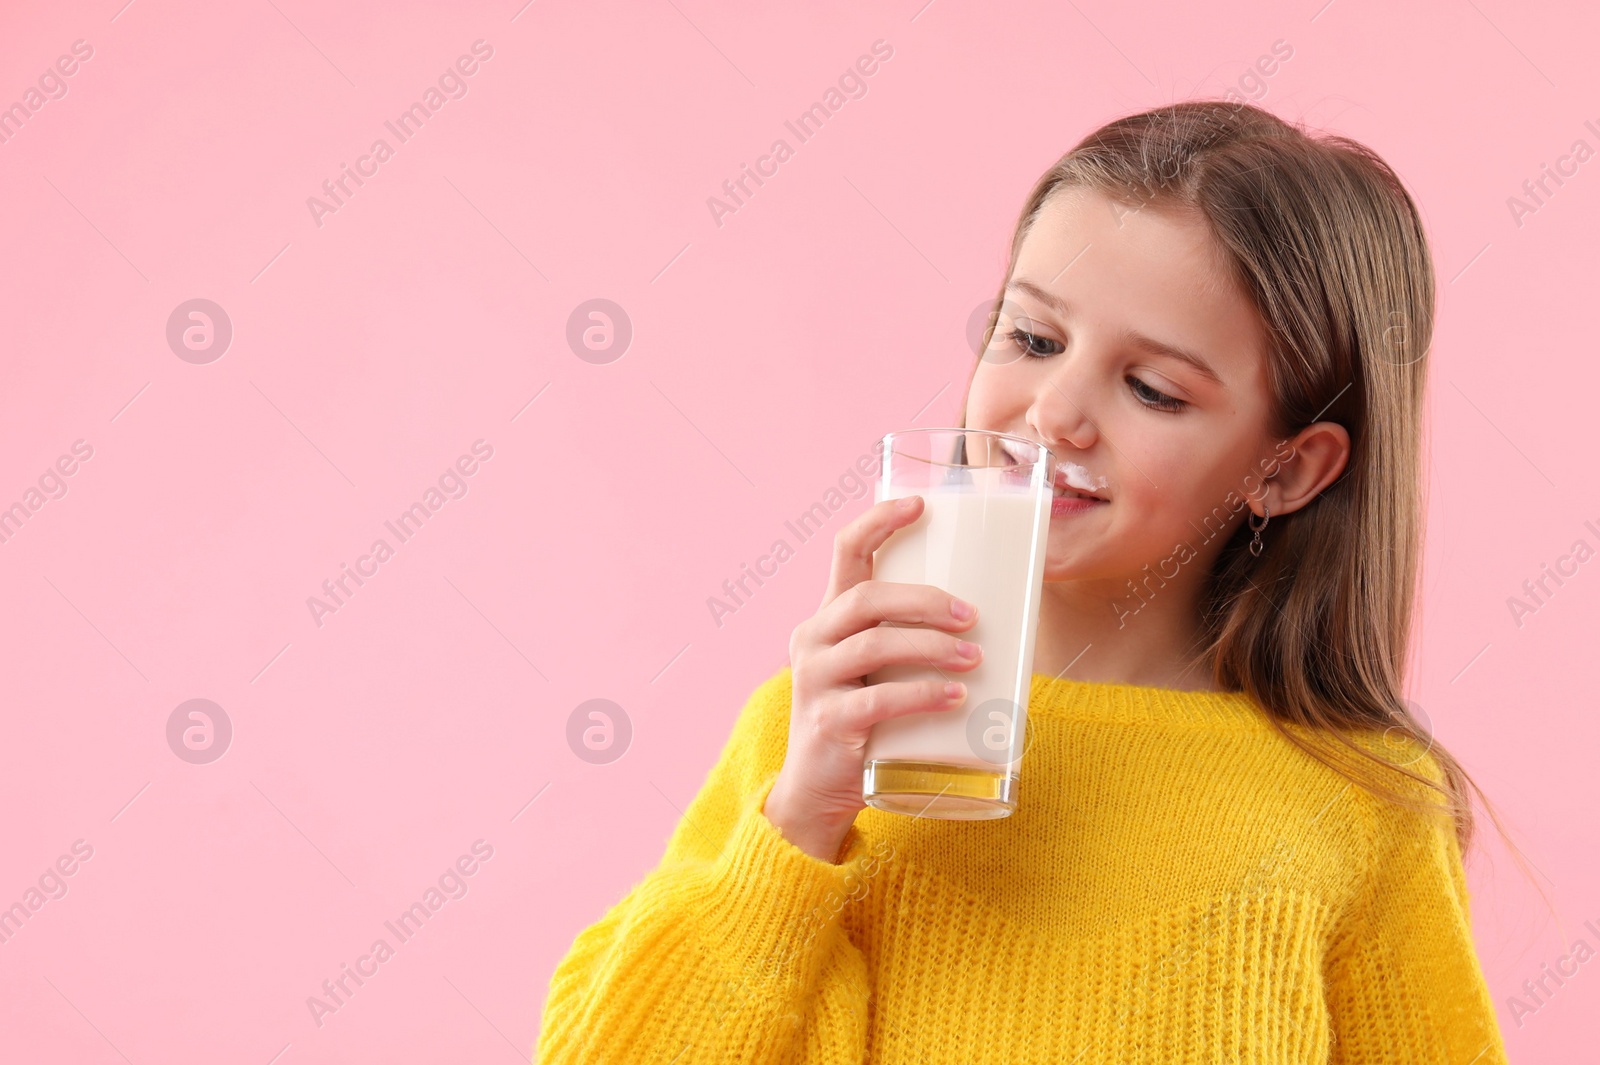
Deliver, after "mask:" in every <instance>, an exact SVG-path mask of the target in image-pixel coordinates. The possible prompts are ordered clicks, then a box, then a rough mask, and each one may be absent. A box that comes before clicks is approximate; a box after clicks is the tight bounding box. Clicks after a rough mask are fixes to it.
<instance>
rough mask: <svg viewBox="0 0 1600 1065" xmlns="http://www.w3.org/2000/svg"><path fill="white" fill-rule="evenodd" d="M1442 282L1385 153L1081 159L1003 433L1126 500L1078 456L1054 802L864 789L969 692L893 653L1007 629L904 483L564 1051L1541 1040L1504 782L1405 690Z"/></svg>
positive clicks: (1112, 1056)
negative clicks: (1469, 863)
mask: <svg viewBox="0 0 1600 1065" xmlns="http://www.w3.org/2000/svg"><path fill="white" fill-rule="evenodd" d="M1433 304H1434V279H1433V269H1432V264H1431V261H1430V257H1429V251H1428V247H1427V243H1426V240H1425V237H1424V234H1423V230H1422V225H1421V222H1420V220H1419V218H1418V214H1417V210H1416V207H1415V205H1414V204H1413V203H1412V200H1411V198H1410V197H1409V195H1408V194H1407V193H1406V191H1405V190H1404V188H1403V187H1402V185H1401V184H1400V182H1399V180H1398V179H1397V178H1396V176H1395V175H1394V173H1393V172H1392V171H1391V170H1390V169H1389V168H1388V167H1387V166H1386V165H1385V164H1384V163H1383V162H1382V160H1380V159H1378V158H1377V157H1376V156H1374V155H1373V154H1372V153H1371V152H1370V151H1368V150H1367V149H1365V148H1363V147H1362V146H1361V145H1359V144H1356V143H1353V142H1351V141H1349V140H1347V139H1344V138H1338V137H1320V138H1314V137H1311V136H1308V135H1307V134H1306V133H1305V132H1303V131H1302V130H1301V129H1299V128H1297V127H1294V126H1291V125H1288V124H1285V123H1284V122H1282V121H1280V120H1279V119H1277V118H1275V117H1273V116H1272V115H1270V114H1268V113H1267V112H1265V111H1262V110H1260V109H1258V108H1255V107H1253V106H1249V105H1245V104H1238V105H1234V104H1228V103H1222V102H1198V101H1197V102H1189V103H1184V104H1179V105H1176V106H1170V107H1163V108H1160V109H1157V110H1154V111H1150V112H1148V113H1144V114H1138V115H1133V116H1131V117H1127V118H1123V119H1120V120H1118V121H1115V122H1112V123H1110V124H1109V125H1107V126H1105V127H1104V128H1102V129H1100V130H1098V131H1096V132H1095V133H1094V134H1092V135H1091V136H1089V137H1088V138H1086V139H1085V140H1084V141H1083V142H1082V143H1081V144H1079V145H1078V146H1077V147H1076V148H1074V149H1073V150H1072V151H1071V152H1069V153H1068V154H1067V155H1066V156H1064V157H1063V158H1062V159H1061V160H1060V161H1059V162H1057V163H1056V164H1055V165H1054V166H1053V167H1051V168H1050V170H1049V172H1048V173H1046V174H1045V175H1044V177H1043V178H1041V179H1040V181H1039V182H1038V184H1037V185H1036V186H1035V187H1034V189H1033V192H1032V194H1031V195H1030V196H1029V197H1028V200H1027V203H1026V205H1025V206H1024V208H1023V210H1022V214H1021V218H1020V219H1019V221H1018V223H1017V227H1016V231H1015V234H1014V235H1013V238H1012V244H1011V258H1010V267H1009V269H1008V271H1007V276H1006V279H1005V283H1004V286H1003V288H1002V290H1001V292H1000V293H999V296H998V298H997V300H996V313H995V314H994V315H993V316H992V321H991V324H990V326H989V330H988V332H987V333H986V334H985V336H984V340H983V346H982V350H981V352H980V354H979V357H978V359H977V361H976V365H975V367H974V370H973V374H972V378H971V380H970V382H969V384H968V390H967V395H966V402H965V410H964V416H963V419H962V427H963V428H970V429H986V430H994V431H998V432H1005V433H1010V434H1014V435H1018V436H1023V437H1027V438H1029V439H1030V440H1034V441H1037V442H1038V443H1041V444H1043V445H1044V446H1046V447H1048V448H1049V449H1050V450H1051V451H1052V452H1053V453H1054V454H1055V456H1056V458H1057V460H1058V463H1059V464H1060V466H1061V467H1062V468H1063V470H1066V471H1071V472H1072V473H1075V474H1076V477H1074V478H1073V480H1074V483H1076V484H1078V485H1080V486H1100V487H1093V488H1092V492H1093V498H1092V499H1088V500H1085V499H1082V498H1078V497H1079V496H1080V493H1078V492H1076V491H1073V490H1070V489H1067V488H1065V487H1064V480H1065V477H1064V478H1062V479H1058V499H1057V502H1056V505H1055V507H1054V508H1053V511H1052V518H1051V521H1050V533H1049V550H1048V558H1047V563H1046V569H1045V582H1046V583H1045V595H1044V599H1043V602H1042V606H1041V611H1040V618H1039V628H1038V638H1037V643H1036V645H1035V646H1036V650H1035V658H1034V668H1035V670H1036V672H1035V673H1034V675H1033V678H1032V690H1031V696H1030V702H1029V704H1028V714H1027V717H1028V732H1029V736H1028V739H1029V745H1028V747H1027V751H1026V757H1025V758H1024V760H1023V765H1024V769H1023V773H1022V788H1021V791H1020V798H1019V800H1018V807H1017V810H1016V811H1015V813H1013V814H1012V815H1011V816H1009V817H1006V818H1004V819H1000V820H992V821H946V820H935V819H932V818H922V817H908V816H903V815H899V814H893V813H885V812H882V811H879V810H876V809H871V808H865V807H864V804H863V802H862V768H863V746H864V743H865V741H866V738H867V734H868V730H869V729H870V727H871V726H872V724H873V723H874V722H876V721H881V720H883V719H885V718H888V717H893V716H896V715H899V714H907V713H916V712H919V711H927V710H937V709H947V708H950V707H954V706H957V705H960V704H961V702H962V700H963V698H964V693H963V691H962V689H961V685H960V684H959V683H955V684H953V686H951V690H949V691H947V690H946V688H947V685H946V684H945V683H943V682H942V681H930V682H927V683H911V682H900V683H882V684H874V685H867V684H864V683H863V680H862V678H863V677H865V676H867V675H869V674H871V673H872V672H873V671H874V670H877V669H879V668H881V667H882V666H885V665H887V664H890V663H902V662H931V663H933V664H934V665H936V666H937V667H939V669H940V670H941V671H943V672H944V673H945V674H946V675H947V676H951V677H956V676H959V674H960V673H961V672H962V671H964V670H968V669H971V668H972V667H973V666H974V665H976V664H977V663H978V662H980V661H982V656H983V654H984V649H983V648H982V647H974V646H972V645H971V644H969V643H967V642H966V641H963V640H962V639H961V634H962V633H963V632H965V631H967V630H969V629H971V627H972V626H973V624H974V622H975V618H974V616H973V611H972V609H971V608H970V607H969V606H967V605H965V604H963V603H961V602H959V601H958V600H956V599H954V598H953V597H952V596H951V595H950V594H949V593H947V592H945V591H943V590H942V589H939V588H936V587H932V586H928V585H912V584H893V583H887V582H878V581H874V580H873V579H872V552H873V551H874V550H875V549H877V548H878V547H879V546H880V545H882V544H883V543H884V542H885V540H886V539H887V538H888V537H889V536H890V535H891V534H892V533H893V532H894V531H895V530H897V529H900V528H903V527H905V526H906V525H909V524H911V523H913V522H915V521H916V520H917V519H918V518H919V517H921V515H922V508H923V501H922V500H921V499H920V498H913V499H912V500H910V501H909V505H906V506H902V505H900V504H898V503H896V502H895V501H892V500H885V501H884V502H882V503H879V504H877V505H875V506H873V507H871V508H870V509H869V510H867V511H866V512H865V513H864V514H862V515H861V516H860V517H859V518H858V519H856V520H855V521H853V522H851V523H850V524H849V525H848V526H847V527H845V528H843V529H842V530H841V531H840V532H839V533H838V535H837V536H836V538H835V550H834V556H833V564H832V572H831V574H830V577H829V582H828V588H827V592H826V594H825V596H824V598H823V602H822V605H821V608H820V609H819V610H818V611H817V613H816V614H815V616H813V617H811V618H809V619H807V620H806V621H804V622H802V623H801V624H800V625H799V627H798V628H796V629H795V630H794V634H793V637H792V638H791V640H790V643H789V657H790V663H791V664H790V665H788V666H785V667H783V668H782V669H780V670H779V671H778V672H777V674H776V675H775V676H773V677H771V678H770V679H768V680H766V681H765V682H764V683H762V684H761V686H760V687H758V688H757V689H756V691H755V693H754V694H753V695H752V696H751V698H750V700H749V701H748V703H747V704H746V705H745V707H744V710H743V712H742V713H741V715H740V716H739V718H738V720H737V722H736V724H735V725H734V728H733V733H732V736H731V737H730V738H729V740H728V742H727V745H726V746H725V748H724V749H723V752H722V755H721V758H720V760H719V761H718V762H717V764H716V766H715V767H714V768H713V769H712V770H711V773H710V775H709V776H708V778H707V779H706V782H705V785H704V787H703V788H702V789H701V791H700V793H699V794H698V795H697V796H696V798H695V799H694V801H693V803H692V804H691V805H690V806H689V808H688V810H687V812H686V814H685V816H684V818H683V820H682V822H681V823H680V824H679V825H678V827H677V829H676V830H675V831H674V833H673V835H672V838H671V840H670V841H669V843H668V846H667V850H666V854H665V857H664V858H663V860H662V862H661V864H660V866H659V867H658V868H657V869H655V870H654V871H653V872H651V873H650V874H649V875H648V876H646V877H645V878H644V879H643V880H641V881H640V882H639V883H638V884H637V885H636V886H635V887H634V888H633V890H632V891H631V892H630V893H629V894H628V895H627V897H626V898H624V899H623V900H622V901H621V902H619V903H617V904H616V905H614V906H612V907H611V909H610V910H609V911H608V912H607V913H606V914H605V916H604V917H603V918H602V919H601V920H600V921H599V922H598V923H596V924H594V925H592V926H590V927H589V928H587V929H585V930H584V931H582V932H581V933H580V934H579V935H578V937H577V939H576V941H575V942H574V943H573V945H572V948H571V950H570V952H569V953H568V955H567V956H566V957H565V958H564V959H563V960H562V962H561V963H560V965H559V966H558V967H557V969H556V971H555V974H554V976H553V978H552V980H551V984H550V991H549V996H548V999H547V1001H546V1004H545V1009H544V1018H543V1026H542V1030H541V1035H540V1041H539V1048H538V1057H537V1060H538V1061H539V1062H544V1063H551V1065H554V1063H568V1062H571V1063H577V1062H607V1063H609V1062H640V1063H643V1062H659V1063H661V1065H667V1063H677V1065H687V1063H689V1062H697V1063H698V1062H718V1063H724V1062H771V1063H777V1062H807V1063H813V1062H839V1063H844V1062H850V1063H861V1062H868V1061H870V1062H882V1063H930V1062H932V1063H944V1062H960V1063H963V1065H965V1063H974V1062H1006V1063H1008V1065H1014V1063H1022V1062H1051V1063H1056V1062H1079V1063H1083V1065H1088V1063H1090V1062H1096V1063H1109V1062H1163V1063H1168V1062H1201V1061H1206V1062H1239V1061H1249V1062H1262V1063H1280V1062H1281V1063H1289V1062H1293V1063H1297V1065H1307V1063H1316V1062H1384V1063H1412V1062H1416V1063H1423V1062H1426V1063H1440V1065H1444V1063H1451V1065H1492V1063H1499V1062H1504V1060H1505V1056H1504V1050H1503V1047H1502V1043H1501V1036H1500V1032H1499V1030H1498V1027H1497V1025H1496V1020H1495V1015H1494V1010H1493V1006H1492V1004H1491V1002H1490V998H1489V994H1488V990H1487V988H1486V986H1485V983H1484V979H1483V975H1482V971H1481V969H1480V966H1479V963H1478V959H1477V957H1476V955H1475V953H1474V949H1473V940H1472V934H1471V929H1470V924H1469V899H1468V895H1467V890H1466V881H1465V878H1464V875H1463V869H1462V857H1461V856H1462V854H1463V853H1465V852H1466V850H1467V848H1468V847H1469V845H1470V842H1471V838H1472V818H1471V805H1470V801H1469V796H1468V795H1467V792H1466V788H1467V786H1468V785H1471V784H1472V782H1471V780H1470V778H1468V777H1467V776H1466V774H1465V773H1463V772H1462V770H1461V769H1460V767H1459V766H1458V765H1457V764H1456V763H1455V761H1454V760H1453V759H1452V758H1451V757H1450V756H1449V755H1448V754H1447V753H1446V752H1445V751H1443V750H1442V749H1440V748H1439V746H1438V745H1437V744H1435V743H1433V742H1432V741H1431V740H1430V738H1429V736H1428V735H1427V733H1426V731H1425V730H1424V729H1423V727H1422V726H1421V725H1420V724H1419V722H1418V721H1417V720H1415V719H1414V717H1413V716H1412V714H1411V713H1410V712H1409V711H1408V709H1407V704H1406V702H1405V700H1404V698H1403V697H1402V692H1403V691H1404V679H1405V667H1406V660H1407V657H1408V647H1409V643H1410V635H1411V615H1412V604H1413V597H1414V589H1415V587H1416V582H1417V576H1418V560H1419V552H1420V522H1421V517H1422V506H1421V500H1420V495H1421V488H1420V465H1421V463H1420V444H1421V438H1420V420H1421V403H1422V396H1423V384H1424V378H1425V374H1426V369H1427V360H1426V359H1425V357H1424V356H1425V353H1426V352H1427V349H1428V345H1429V339H1430V334H1431V330H1432V320H1433ZM1073 467H1076V468H1077V469H1076V470H1075V471H1073V470H1072V468H1073ZM1080 478H1081V479H1080ZM884 621H891V622H897V623H901V624H902V625H919V624H920V625H922V626H926V627H923V628H903V627H883V628H879V627H878V626H879V623H880V622H884ZM1472 786H1473V787H1474V788H1475V785H1472Z"/></svg>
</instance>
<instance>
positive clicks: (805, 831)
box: [761, 774, 855, 865]
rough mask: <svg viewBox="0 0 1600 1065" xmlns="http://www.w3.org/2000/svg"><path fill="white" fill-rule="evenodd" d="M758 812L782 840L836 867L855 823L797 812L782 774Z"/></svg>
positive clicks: (849, 818) (836, 816) (832, 817)
mask: <svg viewBox="0 0 1600 1065" xmlns="http://www.w3.org/2000/svg"><path fill="white" fill-rule="evenodd" d="M761 812H762V814H763V815H764V816H765V817H766V819H767V820H768V821H770V822H772V825H773V827H775V828H776V829H777V830H778V832H779V833H780V834H781V835H782V836H783V838H784V839H786V840H788V841H789V842H790V843H792V844H794V845H795V846H796V847H799V848H800V849H801V850H803V851H805V852H806V853H807V854H809V855H811V856H812V857H813V858H817V859H819V860H821V861H824V862H827V863H829V864H830V865H836V864H838V862H837V859H838V856H839V848H840V847H842V846H843V845H844V838H845V836H846V835H848V834H849V832H850V826H851V825H852V824H854V823H855V817H854V815H851V816H848V817H847V816H844V815H835V816H825V815H817V814H814V813H807V812H804V811H801V810H796V809H795V807H794V805H793V802H792V798H791V796H790V793H789V790H788V789H787V788H786V787H784V778H783V776H782V774H779V776H778V780H777V782H776V783H774V784H773V785H772V788H771V790H770V791H768V792H767V799H766V802H765V803H763V804H762V807H761Z"/></svg>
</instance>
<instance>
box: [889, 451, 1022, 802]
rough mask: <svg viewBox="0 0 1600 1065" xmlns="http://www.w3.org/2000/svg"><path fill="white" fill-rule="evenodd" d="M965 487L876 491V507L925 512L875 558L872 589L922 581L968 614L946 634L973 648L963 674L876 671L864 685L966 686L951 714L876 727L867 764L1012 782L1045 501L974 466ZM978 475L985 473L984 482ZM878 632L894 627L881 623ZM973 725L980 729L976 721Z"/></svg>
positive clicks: (920, 668) (903, 667)
mask: <svg viewBox="0 0 1600 1065" xmlns="http://www.w3.org/2000/svg"><path fill="white" fill-rule="evenodd" d="M970 473H971V474H972V475H973V477H972V482H973V483H970V484H961V485H942V486H937V487H927V486H922V487H917V486H895V487H893V488H890V489H889V490H887V491H886V490H885V488H884V485H883V483H882V482H880V483H879V485H878V499H879V501H882V500H884V499H897V498H900V497H902V496H907V495H920V496H922V497H923V513H922V514H921V516H919V517H918V518H917V520H916V521H915V522H913V523H911V524H910V525H908V526H903V527H902V528H900V529H898V530H896V531H895V532H894V533H893V534H891V536H890V537H889V539H888V540H887V541H886V542H885V543H884V545H883V546H882V547H880V548H879V549H878V551H877V552H876V554H875V555H874V559H873V568H872V576H873V579H874V580H881V581H894V582H897V583H904V584H931V585H934V586H935V587H938V588H942V589H943V590H945V591H946V592H949V593H950V594H951V595H954V596H956V597H957V598H959V599H965V600H966V601H967V602H969V603H972V604H974V605H975V606H976V607H977V608H978V620H977V622H976V623H975V624H974V625H973V626H972V627H971V628H969V629H967V630H966V631H965V632H960V633H954V634H950V635H953V636H955V637H956V638H960V639H966V640H970V641H972V642H973V643H976V644H978V645H979V646H980V647H982V648H983V658H982V660H981V662H980V663H979V664H978V666H977V667H976V668H974V669H970V670H958V669H943V670H941V669H939V668H936V667H935V666H934V665H933V664H932V663H929V662H927V661H926V660H919V661H918V662H916V663H910V662H908V663H904V664H894V665H889V666H885V667H884V668H882V669H880V670H877V671H876V672H874V673H872V674H870V675H868V676H867V677H866V678H865V679H866V681H867V682H868V683H869V684H876V683H881V682H884V681H906V680H920V679H935V680H938V681H940V682H941V683H943V682H944V681H945V680H954V681H959V682H961V683H963V684H965V685H966V686H967V694H966V697H965V698H964V699H963V700H962V702H961V703H960V705H958V706H956V707H954V708H953V709H949V710H933V711H928V712H926V713H924V712H918V713H913V714H906V715H903V716H900V717H895V718H891V719H888V720H885V721H879V722H877V723H876V724H874V725H873V727H872V733H871V735H870V736H869V738H868V740H867V746H866V758H867V761H868V762H869V763H870V762H872V761H873V760H874V759H881V760H895V761H900V760H903V761H913V762H933V763H940V764H945V765H956V766H971V767H974V768H978V769H986V770H990V771H994V772H1001V773H1012V774H1015V773H1016V772H1017V770H1018V769H1019V766H1020V762H1021V757H1022V751H1023V743H1022V738H1023V735H1024V730H1025V728H1026V724H1027V703H1028V693H1029V691H1030V687H1031V682H1032V678H1033V645H1034V639H1035V636H1036V635H1037V631H1038V625H1039V599H1040V596H1041V594H1042V592H1043V584H1044V552H1045V543H1046V540H1047V538H1048V536H1049V531H1050V496H1049V494H1048V493H1044V494H1043V497H1042V501H1041V497H1040V494H1039V493H1038V492H1037V491H1036V490H1031V489H1029V488H1028V487H1027V486H1026V485H1016V484H1015V483H1011V484H1006V483H1005V482H1004V481H1003V480H1002V479H1001V477H1000V476H999V473H1000V471H998V470H983V469H974V470H972V471H970ZM985 475H994V476H992V477H990V478H987V479H986V477H985ZM883 626H884V627H895V628H901V627H905V628H934V627H935V626H931V625H917V626H902V625H900V624H899V623H894V622H884V623H883ZM974 717H977V718H978V720H977V721H974Z"/></svg>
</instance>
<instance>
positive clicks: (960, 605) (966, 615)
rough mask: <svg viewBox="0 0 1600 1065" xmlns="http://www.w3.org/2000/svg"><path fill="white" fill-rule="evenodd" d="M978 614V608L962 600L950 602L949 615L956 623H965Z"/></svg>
mask: <svg viewBox="0 0 1600 1065" xmlns="http://www.w3.org/2000/svg"><path fill="white" fill-rule="evenodd" d="M977 612H978V608H977V607H975V606H973V605H972V604H971V603H969V602H967V601H966V600H964V599H952V600H950V613H951V614H952V615H953V616H954V617H955V619H956V620H957V621H967V620H969V619H970V618H971V617H972V616H973V615H974V614H976V613H977Z"/></svg>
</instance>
